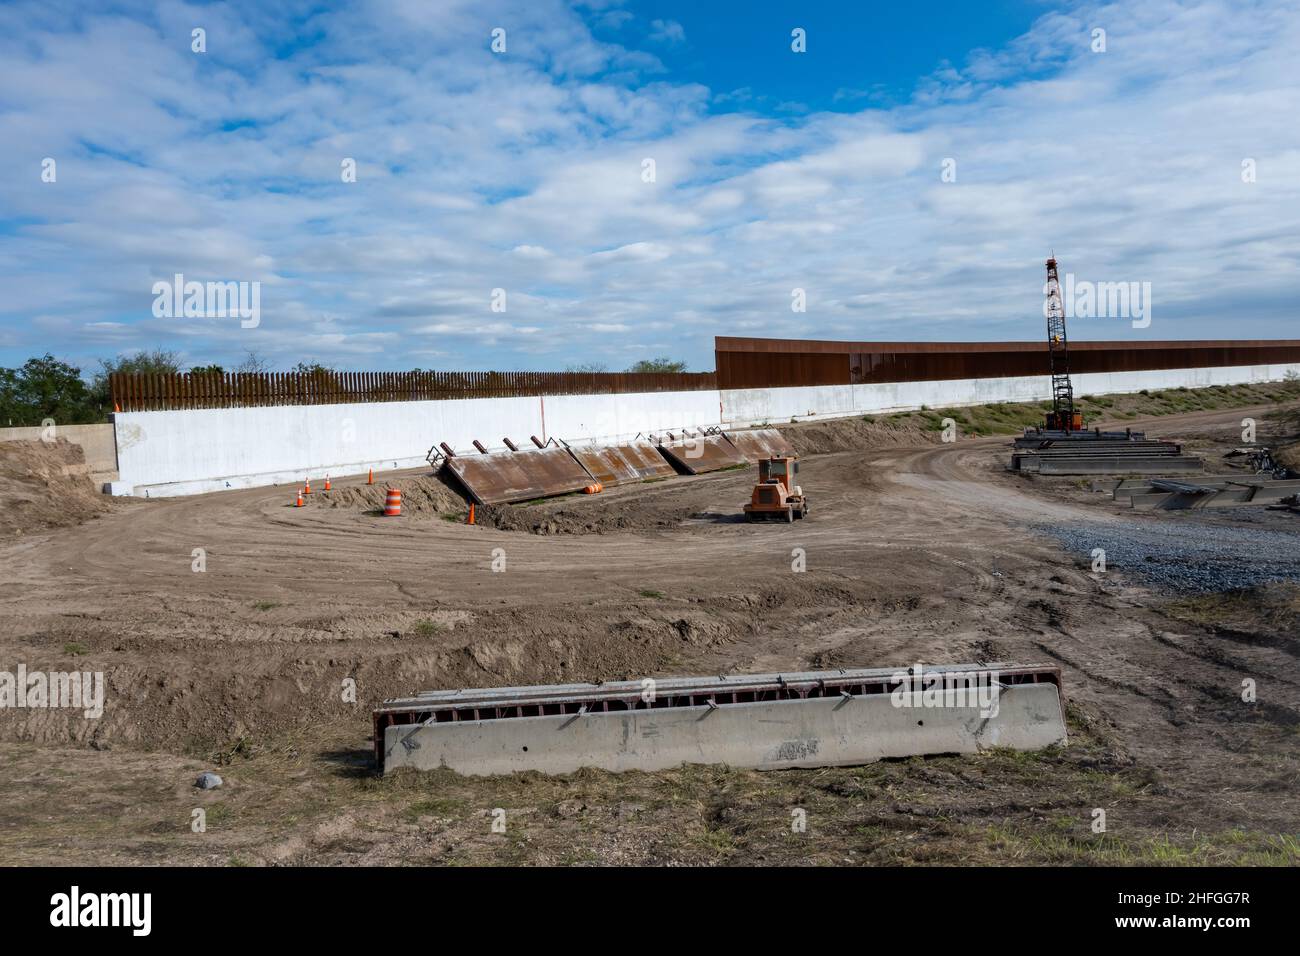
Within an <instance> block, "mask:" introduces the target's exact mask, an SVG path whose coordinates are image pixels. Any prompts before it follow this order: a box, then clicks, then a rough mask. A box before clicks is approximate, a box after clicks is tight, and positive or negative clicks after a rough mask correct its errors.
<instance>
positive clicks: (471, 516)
mask: <svg viewBox="0 0 1300 956" xmlns="http://www.w3.org/2000/svg"><path fill="white" fill-rule="evenodd" d="M465 523H466V524H473V523H474V502H472V501H471V502H470V503H469V520H468V521H466V522H465Z"/></svg>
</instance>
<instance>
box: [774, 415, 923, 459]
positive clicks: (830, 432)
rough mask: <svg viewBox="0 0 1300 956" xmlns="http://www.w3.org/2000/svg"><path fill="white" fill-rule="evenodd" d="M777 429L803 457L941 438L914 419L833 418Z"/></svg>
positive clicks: (779, 426) (918, 443) (916, 443)
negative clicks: (897, 420) (895, 420)
mask: <svg viewBox="0 0 1300 956" xmlns="http://www.w3.org/2000/svg"><path fill="white" fill-rule="evenodd" d="M776 428H777V430H778V431H779V432H780V433H781V434H782V435H784V436H785V437H786V440H787V441H789V442H790V444H791V445H793V446H794V450H795V451H797V452H798V453H799V456H800V457H801V458H803V457H807V456H808V455H825V454H830V453H831V452H837V451H857V450H859V449H864V448H881V447H887V446H890V445H926V444H930V443H932V442H934V441H935V440H936V438H937V436H936V435H935V433H934V432H930V431H926V430H925V429H923V428H921V427H920V426H919V425H917V424H916V423H915V422H913V421H907V422H891V421H889V420H888V419H884V420H879V419H872V418H833V419H830V420H829V421H823V422H804V423H802V424H796V425H778V426H776Z"/></svg>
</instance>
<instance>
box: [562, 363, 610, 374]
mask: <svg viewBox="0 0 1300 956" xmlns="http://www.w3.org/2000/svg"><path fill="white" fill-rule="evenodd" d="M564 370H565V371H566V372H587V373H589V374H590V373H596V374H599V373H600V372H608V371H609V366H608V365H606V364H605V363H604V362H579V363H577V364H576V365H566V366H564Z"/></svg>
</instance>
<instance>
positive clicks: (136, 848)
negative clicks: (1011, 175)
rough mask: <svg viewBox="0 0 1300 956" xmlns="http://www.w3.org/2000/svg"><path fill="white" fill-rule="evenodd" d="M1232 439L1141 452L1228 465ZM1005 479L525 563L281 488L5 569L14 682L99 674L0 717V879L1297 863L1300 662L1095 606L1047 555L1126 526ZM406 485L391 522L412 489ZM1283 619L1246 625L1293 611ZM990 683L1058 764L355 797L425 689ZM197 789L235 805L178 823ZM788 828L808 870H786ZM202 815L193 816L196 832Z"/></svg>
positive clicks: (607, 530) (463, 788)
mask: <svg viewBox="0 0 1300 956" xmlns="http://www.w3.org/2000/svg"><path fill="white" fill-rule="evenodd" d="M1241 415H1242V410H1234V411H1232V412H1216V413H1199V414H1197V415H1193V416H1186V421H1185V422H1184V421H1182V420H1181V419H1162V420H1160V428H1161V431H1162V432H1163V433H1165V434H1176V433H1177V430H1178V428H1179V427H1182V426H1185V427H1187V428H1188V429H1189V430H1196V431H1197V433H1198V434H1212V433H1213V434H1221V435H1222V436H1224V440H1228V438H1229V437H1230V433H1231V430H1232V429H1233V428H1235V427H1236V422H1237V421H1238V420H1239V419H1240V417H1241ZM1005 456H1006V442H1005V440H1000V439H984V440H974V441H963V442H959V443H958V444H956V445H951V446H950V445H937V444H936V445H922V446H913V447H903V446H895V447H881V448H874V449H863V450H855V451H848V452H841V453H837V454H827V455H820V456H815V457H812V458H809V459H806V460H805V461H804V463H803V467H802V472H801V474H800V483H801V484H802V485H803V487H804V488H805V490H806V491H808V492H809V494H810V496H811V501H812V513H811V515H810V516H809V518H808V520H806V521H803V522H800V523H797V524H795V525H784V524H774V525H757V526H751V525H747V524H745V523H743V522H742V521H740V520H739V518H738V515H739V507H740V505H741V503H742V502H743V501H744V500H746V498H747V496H748V489H749V487H750V485H751V484H752V476H751V475H750V474H749V473H748V472H732V473H723V474H717V475H712V476H700V477H696V478H679V479H673V480H671V481H666V482H661V483H654V484H648V485H642V486H638V487H635V488H620V489H613V490H611V491H609V492H607V493H606V494H604V495H601V496H599V497H596V498H577V499H562V500H558V501H554V502H550V503H545V504H541V505H533V506H529V507H526V508H522V509H521V508H515V509H510V510H509V514H508V515H496V516H493V515H492V514H489V515H488V516H487V520H488V521H489V523H494V522H495V523H497V524H500V525H502V526H503V527H513V528H517V529H520V530H503V528H498V527H486V526H475V527H469V526H466V525H465V524H463V523H462V522H463V515H460V514H457V513H455V512H452V513H450V514H440V513H439V512H438V507H439V502H442V501H444V499H443V498H442V497H440V496H439V494H438V493H436V490H430V491H429V494H428V500H429V501H430V502H432V504H431V505H430V507H429V509H428V510H422V511H420V512H418V513H416V514H411V515H408V516H405V517H402V518H400V519H385V518H382V517H379V516H378V515H376V514H374V513H373V509H372V508H371V506H370V504H371V499H370V498H368V497H367V496H366V495H365V494H364V493H363V491H364V490H363V491H358V490H357V488H358V483H356V482H340V483H337V484H336V488H335V491H334V492H331V493H330V495H329V496H323V495H321V493H320V492H319V491H318V492H317V494H316V495H315V496H313V499H312V500H311V502H310V504H309V505H308V507H305V508H302V509H296V508H293V507H291V506H290V496H289V493H288V490H287V489H284V488H274V489H255V490H249V491H236V492H227V493H222V494H215V495H208V496H203V497H196V498H184V499H167V500H156V501H151V502H148V503H146V504H145V505H143V506H136V507H132V508H129V509H127V510H123V511H121V512H120V513H112V514H109V515H107V516H104V517H101V518H99V519H97V520H95V521H93V522H90V523H87V524H84V525H81V526H79V527H76V528H69V529H63V530H58V531H54V532H51V533H47V534H40V535H31V536H25V537H23V538H21V539H17V540H12V541H10V542H8V543H5V544H3V545H0V581H3V582H4V584H3V585H0V615H2V616H3V619H4V621H5V626H4V630H3V634H0V662H10V663H0V669H6V668H7V669H9V670H12V669H13V668H14V666H15V665H16V663H17V662H22V663H24V664H25V665H26V666H27V668H28V669H29V670H35V669H58V670H68V669H74V668H75V669H78V670H85V671H103V672H104V673H105V675H106V677H107V681H108V686H109V691H108V701H107V705H106V710H105V714H104V716H103V718H101V719H100V720H97V721H86V720H84V719H81V718H80V717H79V716H74V715H72V714H70V713H69V712H67V711H58V710H26V711H22V710H9V711H0V741H3V742H0V762H4V763H5V764H7V765H8V767H9V768H10V771H9V772H7V773H5V774H3V775H0V808H2V809H0V823H3V827H0V855H3V856H4V857H5V858H6V859H8V860H10V861H14V862H72V861H73V860H74V859H75V860H78V861H84V860H101V861H104V862H154V861H158V860H177V861H192V862H212V863H232V862H248V863H263V862H265V863H275V862H283V861H288V862H307V863H317V862H319V863H329V862H343V861H348V862H397V861H409V862H502V861H504V862H517V861H532V862H586V861H598V862H678V861H686V862H768V861H781V862H802V861H812V862H843V861H851V862H859V861H862V862H865V861H916V862H925V861H928V860H942V861H948V862H955V861H965V860H975V861H980V862H1002V861H1005V862H1026V861H1033V862H1058V861H1070V862H1073V861H1076V860H1080V859H1083V860H1110V861H1119V862H1124V861H1127V860H1142V861H1148V862H1151V861H1159V860H1162V859H1167V860H1170V861H1176V862H1197V861H1204V862H1214V861H1222V860H1239V861H1243V862H1296V861H1297V852H1298V850H1300V845H1298V844H1297V842H1296V839H1295V820H1296V819H1297V818H1300V814H1298V813H1297V811H1300V796H1298V794H1300V790H1298V789H1297V787H1296V782H1297V772H1298V771H1300V748H1298V747H1297V733H1296V730H1297V726H1298V725H1300V686H1298V683H1297V679H1296V677H1295V661H1296V656H1297V652H1300V639H1298V638H1297V636H1296V634H1295V633H1294V632H1291V633H1287V632H1286V630H1285V628H1286V626H1287V625H1286V623H1285V621H1286V620H1287V619H1286V618H1285V616H1284V615H1283V616H1282V617H1268V618H1267V619H1266V616H1261V617H1260V624H1259V626H1258V627H1257V628H1250V627H1248V628H1247V629H1246V630H1243V629H1241V627H1240V626H1236V625H1234V626H1233V627H1225V626H1223V625H1222V622H1220V621H1218V620H1217V619H1213V620H1212V619H1211V617H1212V615H1210V616H1207V615H1208V614H1209V611H1207V610H1206V609H1205V608H1202V607H1200V606H1199V605H1198V606H1192V605H1187V604H1186V602H1184V603H1183V604H1179V605H1177V606H1176V607H1172V608H1171V606H1170V605H1169V599H1168V597H1167V596H1166V595H1161V594H1157V593H1152V592H1151V591H1149V590H1147V589H1145V588H1144V587H1142V586H1141V583H1140V581H1138V580H1136V579H1134V578H1131V577H1130V576H1128V575H1126V574H1125V573H1124V572H1123V571H1118V570H1115V571H1109V572H1107V573H1105V574H1096V573H1093V572H1092V571H1091V570H1090V568H1089V565H1088V563H1087V562H1086V560H1085V559H1084V558H1081V557H1079V556H1076V555H1072V554H1070V553H1067V552H1066V551H1064V550H1063V549H1062V548H1061V547H1060V546H1059V544H1058V543H1057V542H1056V541H1055V540H1053V539H1052V538H1051V536H1049V535H1045V534H1043V533H1041V527H1042V526H1043V525H1044V524H1069V525H1072V526H1082V527H1094V526H1095V527H1097V528H1100V529H1104V528H1107V527H1113V526H1115V525H1116V523H1118V522H1122V521H1125V520H1129V519H1128V518H1127V517H1126V516H1123V515H1121V514H1119V513H1117V512H1116V510H1115V509H1114V508H1111V507H1107V504H1109V503H1108V502H1107V503H1102V502H1100V501H1098V500H1095V498H1096V496H1093V499H1088V497H1087V495H1085V494H1084V493H1082V492H1080V491H1079V490H1078V489H1077V488H1072V487H1064V486H1061V485H1058V486H1054V487H1053V486H1050V485H1048V484H1043V483H1039V484H1036V485H1034V486H1033V487H1027V486H1026V485H1025V483H1024V481H1023V480H1022V479H1017V478H1015V477H1014V476H1010V475H1008V474H1006V473H1005V472H1004V471H1003V470H1002V468H1001V464H1002V462H1003V460H1004V459H1005ZM384 477H385V478H388V477H389V476H384ZM397 480H398V483H399V485H406V487H407V489H408V498H409V497H410V496H411V494H412V493H413V492H414V491H416V490H417V489H419V488H421V487H424V486H425V485H426V484H427V483H430V482H431V480H430V479H427V478H422V477H420V476H418V475H414V474H409V475H403V476H398V478H397ZM331 499H332V500H333V501H334V503H335V504H336V505H338V506H336V507H329V506H327V505H328V503H329V501H330V500H331ZM446 500H447V501H450V499H446ZM448 507H452V506H451V505H448ZM449 519H450V520H449ZM1156 520H1158V519H1156ZM1297 527H1300V526H1297ZM537 532H540V533H537ZM1281 533H1287V532H1286V529H1285V528H1284V529H1283V531H1282V532H1281ZM1290 533H1291V534H1296V532H1295V531H1291V532H1290ZM1296 540H1297V543H1300V535H1297V538H1296ZM801 562H802V564H803V566H804V567H806V570H805V571H802V572H801V571H798V570H796V568H797V567H799V565H800V563H801ZM494 564H495V566H496V567H497V568H498V569H502V568H503V569H504V570H495V571H494V570H493V567H494ZM199 568H202V570H198V569H199ZM1279 587H1283V586H1272V587H1270V588H1268V589H1264V590H1263V591H1261V596H1259V598H1258V600H1260V601H1264V602H1274V603H1276V602H1278V601H1280V602H1281V604H1280V605H1279V606H1280V607H1282V608H1283V611H1285V610H1286V608H1288V607H1289V606H1290V605H1289V604H1288V602H1290V601H1292V600H1293V596H1292V595H1291V594H1290V593H1289V592H1288V593H1283V592H1280V591H1279V590H1278V588H1279ZM1279 595H1281V596H1280V597H1279ZM1254 599H1255V598H1249V597H1248V598H1246V600H1254ZM1288 613H1289V612H1288ZM1248 619H1249V618H1248ZM1270 621H1274V623H1269V622H1270ZM1278 621H1280V622H1282V623H1276V622H1278ZM1238 623H1239V622H1238ZM998 660H1002V661H1016V662H1021V663H1035V662H1044V661H1047V662H1058V663H1060V664H1061V665H1062V667H1063V668H1064V674H1065V678H1064V679H1065V688H1066V693H1067V697H1068V703H1069V713H1070V718H1071V727H1070V730H1071V734H1072V740H1071V744H1070V746H1069V747H1067V748H1065V749H1064V750H1063V751H1061V752H1057V753H1049V754H1042V755H1018V754H1017V755H1012V754H994V755H990V756H988V757H981V758H935V759H930V760H921V759H917V760H913V761H905V762H901V763H897V764H886V765H876V766H874V767H869V768H845V769H836V770H827V771H788V772H781V773H773V774H756V773H748V772H740V771H731V770H727V769H725V768H685V769H683V770H682V771H677V772H673V773H668V774H656V775H642V774H628V775H621V776H616V775H609V774H597V773H583V774H578V775H574V777H572V778H562V779H558V780H557V779H545V778H540V777H535V776H528V775H525V776H523V777H519V778H514V779H511V780H498V781H487V782H484V781H478V782H475V781H466V780H460V779H458V778H451V779H448V778H446V777H444V775H441V774H434V775H428V776H426V777H423V778H417V779H403V778H399V779H396V780H375V779H372V778H371V777H370V776H369V774H368V769H367V767H366V760H367V753H368V749H367V748H368V739H367V738H368V735H369V726H368V713H369V706H368V705H370V704H372V703H374V702H376V701H378V700H381V699H383V698H385V697H391V696H397V695H401V694H408V693H412V692H415V691H419V690H425V689H430V688H434V687H455V686H493V685H503V684H519V683H531V682H552V681H562V680H602V679H616V678H636V677H641V676H646V675H665V674H690V673H704V674H711V673H723V672H745V671H766V670H788V669H792V668H797V667H803V668H808V667H813V668H824V667H838V666H891V665H907V664H913V663H917V662H924V663H946V662H968V661H981V662H982V661H998ZM1243 680H1250V681H1253V682H1254V686H1255V687H1256V689H1257V699H1256V701H1255V702H1254V703H1247V702H1244V701H1243V700H1242V689H1243V685H1242V682H1243ZM349 681H351V682H355V687H356V696H357V701H356V703H352V702H350V701H348V700H345V691H346V688H347V687H348V686H349V684H348V682H349ZM214 765H215V766H216V769H217V770H218V772H220V773H222V774H223V776H225V777H226V778H227V785H226V786H225V787H223V788H222V789H221V790H218V791H213V792H210V793H205V794H198V793H197V792H196V791H194V790H193V789H192V788H191V786H190V784H191V783H192V780H193V777H194V776H195V775H196V773H197V772H198V771H200V770H202V769H209V768H211V767H213V766H214ZM575 803H576V806H574V805H573V804H575ZM794 805H798V806H804V807H807V808H809V814H810V818H811V819H812V820H814V821H817V825H818V826H820V828H821V829H820V830H819V831H818V832H819V834H820V835H819V837H818V840H817V841H816V842H815V843H809V842H803V843H799V842H798V841H794V840H792V839H791V838H790V833H789V827H788V820H789V808H790V807H791V806H794ZM495 806H503V807H507V808H509V812H510V813H511V814H512V817H513V818H514V819H517V820H518V821H519V822H518V824H517V825H516V828H515V829H513V830H512V831H511V832H510V834H509V835H507V836H504V837H503V836H501V835H496V834H491V833H490V832H489V828H488V826H487V824H486V822H485V818H484V813H485V812H486V810H487V809H489V808H491V807H495ZM194 808H205V809H206V810H208V811H210V813H209V814H208V820H209V826H208V827H207V829H206V832H204V833H202V834H195V833H193V832H192V829H191V814H192V811H193V809H194ZM1098 808H1102V809H1107V813H1108V815H1109V819H1110V821H1111V822H1110V824H1109V825H1108V829H1107V831H1106V832H1105V833H1101V834H1098V833H1094V832H1093V829H1092V823H1093V820H1094V819H1095V814H1094V810H1096V809H1098Z"/></svg>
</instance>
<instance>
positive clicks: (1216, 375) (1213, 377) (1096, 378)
mask: <svg viewBox="0 0 1300 956" xmlns="http://www.w3.org/2000/svg"><path fill="white" fill-rule="evenodd" d="M1288 371H1294V372H1295V373H1296V374H1300V364H1296V365H1242V366H1233V367H1229V368H1189V369H1163V370H1154V371H1141V372H1098V373H1091V374H1087V375H1074V376H1072V378H1073V381H1074V394H1075V395H1077V396H1080V397H1082V396H1084V395H1104V394H1107V393H1115V392H1139V391H1141V390H1142V389H1144V388H1150V389H1160V388H1178V387H1186V388H1205V387H1207V386H1210V385H1237V384H1241V383H1245V382H1271V381H1278V380H1280V379H1282V378H1284V377H1285V376H1286V373H1287V372H1288ZM1051 397H1052V390H1051V379H1050V378H1048V376H1046V375H1034V376H1028V377H1024V378H974V379H954V380H953V381H948V382H891V383H888V384H881V385H813V386H799V387H795V388H752V389H731V390H726V391H723V393H722V417H723V420H724V421H725V422H726V423H727V424H728V425H758V424H762V423H765V422H771V423H773V424H778V423H782V422H789V421H790V420H791V419H798V420H799V421H808V420H811V419H818V418H842V417H845V416H848V415H871V414H876V413H878V412H893V411H907V410H910V409H916V408H920V407H921V406H922V405H926V406H928V407H930V408H947V407H951V406H954V405H983V404H987V403H990V402H1037V401H1043V400H1045V399H1050V398H1051Z"/></svg>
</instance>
